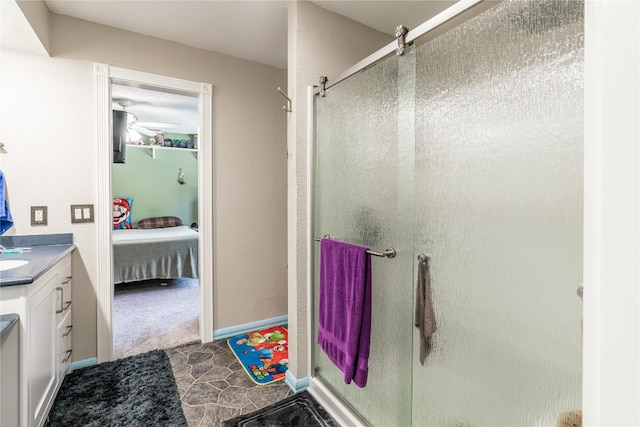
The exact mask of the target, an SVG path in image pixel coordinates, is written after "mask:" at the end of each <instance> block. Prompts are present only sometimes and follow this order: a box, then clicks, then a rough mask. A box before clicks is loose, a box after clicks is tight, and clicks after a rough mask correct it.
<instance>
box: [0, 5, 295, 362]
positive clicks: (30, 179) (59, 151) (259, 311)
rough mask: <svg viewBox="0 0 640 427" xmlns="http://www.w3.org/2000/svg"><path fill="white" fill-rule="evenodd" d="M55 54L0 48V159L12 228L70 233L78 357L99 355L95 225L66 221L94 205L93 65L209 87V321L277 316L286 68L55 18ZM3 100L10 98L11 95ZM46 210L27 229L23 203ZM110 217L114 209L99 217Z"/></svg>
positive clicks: (280, 307)
mask: <svg viewBox="0 0 640 427" xmlns="http://www.w3.org/2000/svg"><path fill="white" fill-rule="evenodd" d="M50 18H51V19H50V48H51V55H52V58H46V57H40V56H35V55H30V54H23V53H17V52H13V51H9V50H2V51H0V69H1V70H2V75H1V79H0V90H1V92H0V93H1V94H2V95H1V97H2V102H1V103H0V117H1V118H2V122H1V124H2V127H1V128H0V139H1V140H2V141H3V142H4V143H5V149H6V150H7V154H2V155H0V168H2V170H3V171H4V173H5V176H6V179H7V187H8V193H9V201H10V206H11V209H12V213H13V216H14V220H15V227H14V228H13V229H12V230H10V231H9V232H8V233H7V234H40V233H54V232H72V233H73V234H74V241H75V243H76V245H77V246H78V251H76V253H75V255H74V259H73V262H74V272H73V273H74V282H73V298H74V312H73V314H74V319H73V322H74V336H73V339H74V360H76V361H77V360H83V359H87V358H90V357H94V356H96V316H97V313H96V310H97V309H96V289H97V286H98V284H97V283H96V280H97V273H96V271H97V264H98V263H99V262H100V260H98V259H97V256H96V252H97V247H96V243H95V242H96V236H97V231H96V227H95V224H73V225H72V224H71V223H70V217H69V216H70V214H69V211H70V208H69V205H71V204H89V203H92V204H95V203H96V183H97V176H96V170H97V163H96V162H97V151H96V146H95V145H96V143H95V141H96V136H95V133H96V130H95V129H96V114H97V113H96V111H95V94H94V92H95V89H94V87H93V67H92V62H93V61H96V62H101V63H105V64H109V65H112V66H117V67H123V68H129V69H133V70H138V71H144V72H151V73H155V74H162V75H166V76H171V77H176V78H181V79H186V80H193V81H201V82H208V83H211V84H213V87H214V95H213V143H214V164H212V165H210V167H212V168H213V170H214V178H213V180H214V182H213V188H214V193H215V194H214V206H215V208H216V209H217V215H215V217H214V230H213V238H214V242H215V245H214V251H215V255H214V256H215V259H214V260H204V261H205V262H214V271H215V288H214V328H215V329H219V328H224V327H230V326H235V325H240V324H244V323H248V322H252V321H257V320H262V319H266V318H271V317H276V316H281V315H284V314H285V313H286V311H287V304H286V298H287V285H286V160H285V159H286V155H285V153H286V151H285V150H286V130H285V129H286V128H285V126H286V125H285V123H286V116H285V114H284V113H283V112H282V109H281V105H282V97H281V96H280V94H278V92H277V91H276V88H277V87H278V86H282V87H285V86H286V84H285V83H286V81H285V79H286V72H285V71H284V70H281V69H277V68H274V67H270V66H267V65H262V64H259V63H256V62H251V61H246V60H241V59H237V58H233V57H230V56H227V55H222V54H217V53H213V52H209V51H204V50H200V49H195V48H190V47H187V46H184V45H180V44H177V43H173V42H168V41H163V40H159V39H155V38H152V37H147V36H142V35H138V34H134V33H131V32H127V31H122V30H117V29H114V28H110V27H106V26H102V25H97V24H93V23H89V22H86V21H81V20H78V19H74V18H69V17H65V16H60V15H55V14H52V15H50ZM9 100H10V101H9ZM34 205H47V206H48V207H49V225H48V226H46V227H42V226H41V227H31V226H30V222H29V212H30V206H34ZM106 216H107V217H110V214H108V213H107V214H106Z"/></svg>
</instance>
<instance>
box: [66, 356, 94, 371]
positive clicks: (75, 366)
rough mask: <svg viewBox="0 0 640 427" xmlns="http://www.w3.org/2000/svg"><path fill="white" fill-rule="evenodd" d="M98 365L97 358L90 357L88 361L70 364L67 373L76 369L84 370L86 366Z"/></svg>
mask: <svg viewBox="0 0 640 427" xmlns="http://www.w3.org/2000/svg"><path fill="white" fill-rule="evenodd" d="M97 364H98V358H97V357H92V358H90V359H84V360H77V361H75V362H72V363H71V366H70V367H69V372H73V371H75V370H76V369H81V368H86V367H87V366H93V365H97Z"/></svg>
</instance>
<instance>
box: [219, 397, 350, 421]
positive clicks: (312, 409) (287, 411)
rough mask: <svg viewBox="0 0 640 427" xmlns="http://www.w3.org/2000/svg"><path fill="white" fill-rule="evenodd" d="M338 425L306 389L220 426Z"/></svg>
mask: <svg viewBox="0 0 640 427" xmlns="http://www.w3.org/2000/svg"><path fill="white" fill-rule="evenodd" d="M276 426H278V427H280V426H283V427H297V426H300V427H302V426H304V427H311V426H320V427H340V425H339V424H338V423H337V422H336V421H335V420H334V419H333V418H331V416H329V414H328V413H327V411H325V410H324V408H323V407H322V406H320V404H318V402H317V401H316V400H315V399H314V398H313V397H312V396H311V395H310V394H309V393H308V392H306V391H303V392H302V393H298V394H295V395H293V396H290V397H287V398H286V399H284V400H281V401H279V402H276V403H274V404H273V405H269V406H267V407H265V408H262V409H259V410H257V411H255V412H252V413H250V414H247V415H242V416H239V417H236V418H232V419H230V420H226V421H224V422H223V423H222V427H276Z"/></svg>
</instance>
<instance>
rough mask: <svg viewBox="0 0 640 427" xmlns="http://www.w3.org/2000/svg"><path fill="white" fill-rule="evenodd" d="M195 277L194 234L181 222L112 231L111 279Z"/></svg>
mask: <svg viewBox="0 0 640 427" xmlns="http://www.w3.org/2000/svg"><path fill="white" fill-rule="evenodd" d="M182 277H189V278H193V279H197V278H198V233H197V232H196V231H194V230H192V229H191V228H189V227H187V226H184V225H181V226H177V227H166V228H151V229H138V228H133V229H118V230H113V282H114V283H123V282H133V281H138V280H149V279H176V278H182Z"/></svg>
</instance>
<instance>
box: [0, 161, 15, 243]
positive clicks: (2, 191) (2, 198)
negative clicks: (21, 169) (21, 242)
mask: <svg viewBox="0 0 640 427" xmlns="http://www.w3.org/2000/svg"><path fill="white" fill-rule="evenodd" d="M12 226H13V218H12V217H11V211H9V203H8V202H7V191H6V184H5V181H4V173H3V172H2V171H1V170H0V234H4V232H5V231H7V230H8V229H10V228H11V227H12Z"/></svg>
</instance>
